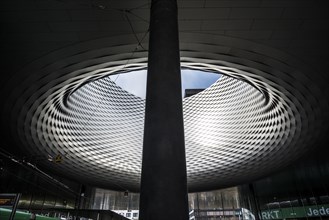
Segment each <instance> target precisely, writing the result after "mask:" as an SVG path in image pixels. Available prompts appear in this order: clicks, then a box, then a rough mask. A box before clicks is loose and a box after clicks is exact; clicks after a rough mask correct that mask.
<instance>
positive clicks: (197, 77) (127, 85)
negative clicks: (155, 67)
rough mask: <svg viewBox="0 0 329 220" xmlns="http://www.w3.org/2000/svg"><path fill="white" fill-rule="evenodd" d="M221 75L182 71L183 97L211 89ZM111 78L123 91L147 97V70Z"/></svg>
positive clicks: (198, 71) (191, 70)
mask: <svg viewBox="0 0 329 220" xmlns="http://www.w3.org/2000/svg"><path fill="white" fill-rule="evenodd" d="M220 77H221V74H219V73H213V72H205V71H200V70H194V69H182V70H181V79H182V81H181V82H182V97H190V96H192V95H195V94H197V93H199V92H201V91H203V90H204V89H206V88H208V87H210V86H211V85H212V84H214V83H215V82H216V81H217V80H218V79H220ZM109 78H110V79H111V80H112V81H113V82H114V83H115V84H116V85H118V86H119V87H121V88H122V89H123V90H126V91H127V92H129V93H131V94H134V95H135V96H138V97H140V98H142V99H145V97H146V78H147V70H146V69H142V70H135V71H130V72H127V73H118V74H116V75H110V76H109Z"/></svg>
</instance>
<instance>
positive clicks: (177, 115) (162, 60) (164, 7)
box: [139, 0, 189, 220]
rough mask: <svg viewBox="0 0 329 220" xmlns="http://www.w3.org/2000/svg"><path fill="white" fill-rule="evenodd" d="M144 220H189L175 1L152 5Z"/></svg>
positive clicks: (160, 0) (155, 1)
mask: <svg viewBox="0 0 329 220" xmlns="http://www.w3.org/2000/svg"><path fill="white" fill-rule="evenodd" d="M151 4H152V5H151V19H150V20H151V21H150V40H149V55H148V76H147V92H146V109H145V127H144V143H143V162H142V176H141V195H140V217H139V219H140V220H155V219H156V220H169V219H175V220H187V219H188V218H189V216H188V197H187V178H186V159H185V143H184V125H183V110H182V95H181V76H180V55H179V40H178V25H177V2H176V0H152V3H151Z"/></svg>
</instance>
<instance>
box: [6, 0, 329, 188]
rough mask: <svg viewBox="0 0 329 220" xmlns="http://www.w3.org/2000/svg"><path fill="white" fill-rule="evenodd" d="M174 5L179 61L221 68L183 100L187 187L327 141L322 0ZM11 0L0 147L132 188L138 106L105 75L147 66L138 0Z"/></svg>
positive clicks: (222, 182)
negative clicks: (15, 1) (14, 1)
mask: <svg viewBox="0 0 329 220" xmlns="http://www.w3.org/2000/svg"><path fill="white" fill-rule="evenodd" d="M19 2H20V1H19ZM178 2H179V11H180V16H179V18H180V19H179V22H180V30H181V32H180V48H181V63H182V66H183V67H186V68H191V69H199V70H205V71H213V72H219V73H221V74H224V75H225V76H224V77H222V78H221V80H219V81H218V82H216V83H215V84H214V85H213V86H211V87H210V88H208V89H207V90H205V91H203V92H201V93H199V94H197V95H195V96H192V97H190V98H186V99H184V101H183V106H184V123H185V135H186V137H185V139H186V140H185V141H186V153H187V169H188V185H189V190H190V191H198V190H206V189H215V188H219V187H223V186H230V185H235V184H240V183H243V182H247V181H251V180H253V179H256V178H259V177H261V176H264V175H267V174H270V173H271V172H273V171H275V170H277V169H279V168H283V167H285V166H286V165H288V164H290V163H291V162H293V161H294V160H296V159H297V158H299V157H300V156H301V155H303V154H304V153H305V152H307V151H308V150H310V149H313V148H314V145H315V144H320V145H321V144H325V143H326V141H327V139H326V137H325V135H326V132H327V131H328V89H327V76H326V74H327V71H328V70H327V63H325V62H320V61H321V60H322V61H324V60H325V59H326V58H328V53H327V51H328V42H327V41H324V40H323V39H324V36H328V27H327V26H321V25H322V23H326V24H327V22H328V15H327V14H325V13H323V9H322V7H320V6H323V5H322V4H326V3H325V2H324V1H323V2H322V1H319V2H318V4H317V5H316V4H315V3H314V2H311V1H288V2H289V4H288V3H287V1H234V2H232V1H209V0H207V1H178ZM21 3H22V4H21V5H20V7H21V8H19V7H18V8H17V7H16V8H15V7H13V5H11V3H7V5H6V7H5V8H6V11H5V13H4V14H5V15H6V18H7V19H6V20H5V24H7V26H9V25H10V26H9V27H11V28H14V27H15V25H18V24H19V25H21V26H19V25H18V27H19V28H18V30H14V29H8V30H7V34H6V35H5V37H4V40H6V41H8V42H10V43H11V44H10V45H6V46H5V51H7V52H8V56H7V59H5V60H4V61H6V62H4V63H3V67H4V70H6V71H5V72H6V73H7V74H6V75H5V76H4V77H3V79H4V80H3V86H2V88H1V90H2V91H1V96H2V97H1V98H2V100H3V103H4V105H3V107H2V109H1V111H2V120H1V127H2V129H3V134H5V135H4V139H5V145H6V146H10V147H7V148H8V149H10V150H11V152H15V151H16V150H18V149H20V153H21V154H23V155H25V154H26V155H32V156H35V155H43V156H44V157H45V158H46V157H47V156H48V155H51V156H55V155H58V154H60V155H63V157H64V160H63V162H62V163H59V164H54V163H49V162H45V161H39V162H38V163H40V165H42V166H46V167H48V168H51V170H53V171H55V172H56V173H63V171H65V174H63V175H66V176H70V177H71V178H75V179H77V180H79V181H82V182H86V183H89V184H94V185H98V186H103V187H107V188H112V189H121V190H122V189H129V190H134V191H138V189H139V175H140V165H141V149H142V135H143V117H144V115H143V114H144V101H143V100H142V99H140V98H138V97H135V96H133V95H132V94H129V93H127V92H125V91H123V90H122V89H121V88H119V87H117V86H116V85H115V84H114V83H113V82H111V81H110V80H109V77H106V76H108V75H111V74H117V73H119V72H126V71H132V70H136V69H142V68H146V62H147V48H148V46H147V41H148V31H147V30H148V25H147V20H148V10H149V5H148V2H147V1H127V2H126V1H124V2H122V1H121V2H120V3H113V4H112V2H111V4H109V3H106V2H101V1H69V0H68V1H48V3H51V4H50V5H45V4H44V3H43V1H40V2H39V1H34V3H33V4H31V5H24V3H23V1H22V2H21ZM87 3H88V4H87ZM119 4H122V5H119ZM311 5H312V8H311V9H310V8H309V7H310V6H311ZM306 9H307V10H308V14H304V13H305V12H306ZM309 11H311V12H309ZM26 14H28V15H32V14H33V16H34V17H33V18H30V20H23V18H25V17H24V16H27V15H26ZM14 15H17V16H18V15H20V16H21V17H20V18H21V19H20V18H14ZM15 19H16V20H15ZM31 19H32V20H31ZM33 19H34V20H33ZM311 22H315V23H316V24H317V26H313V27H311V26H310V25H311ZM119 24H121V25H119ZM43 25H46V27H45V26H43ZM94 25H97V27H94ZM23 26H24V27H23ZM26 26H27V27H29V28H26ZM119 26H120V27H119ZM38 28H39V29H38ZM46 30H48V31H49V32H45V31H46ZM15 33H19V34H20V35H15ZM23 33H25V34H26V35H22V34H23ZM267 33H269V34H267ZM301 33H303V35H299V34H301ZM310 33H317V34H320V35H317V36H313V35H312V37H310ZM280 34H281V39H279V38H276V37H275V36H280ZM10 36H15V37H11V38H9V37H10ZM31 36H35V37H36V38H33V39H31ZM38 36H39V37H40V36H43V37H45V38H46V41H45V40H44V39H41V38H39V37H38ZM60 36H62V39H61V38H60ZM47 37H48V38H49V39H48V40H47ZM308 41H312V44H307V43H306V42H308ZM296 42H300V44H296ZM301 42H303V43H301ZM325 42H326V43H325ZM293 45H295V46H293ZM32 46H33V47H32ZM325 48H326V49H327V50H326V49H325ZM13 51H15V53H14V52H13ZM315 52H317V53H316V55H317V56H316V57H313V56H311V55H312V53H315ZM31 61H32V62H31ZM27 62H29V63H28V64H27ZM12 63H15V66H13V65H12ZM15 149H16V150H15Z"/></svg>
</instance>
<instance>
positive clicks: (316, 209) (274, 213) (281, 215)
mask: <svg viewBox="0 0 329 220" xmlns="http://www.w3.org/2000/svg"><path fill="white" fill-rule="evenodd" d="M320 216H329V204H324V205H318V206H316V205H314V206H304V207H301V206H298V207H290V208H279V209H269V210H263V211H261V213H260V218H261V219H262V220H270V219H285V218H306V217H320Z"/></svg>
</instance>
